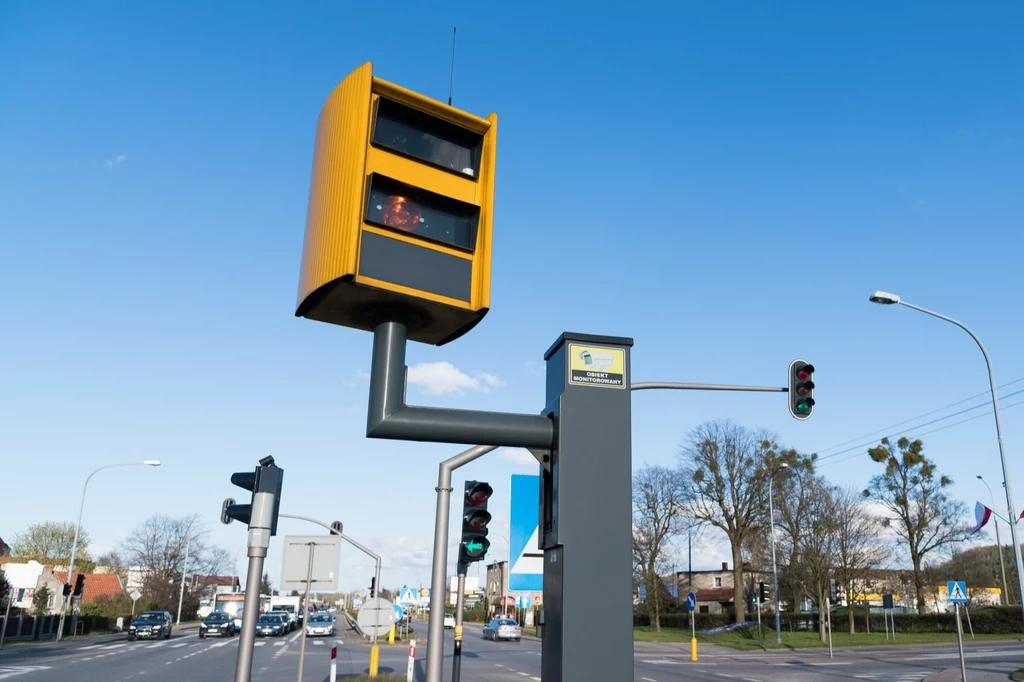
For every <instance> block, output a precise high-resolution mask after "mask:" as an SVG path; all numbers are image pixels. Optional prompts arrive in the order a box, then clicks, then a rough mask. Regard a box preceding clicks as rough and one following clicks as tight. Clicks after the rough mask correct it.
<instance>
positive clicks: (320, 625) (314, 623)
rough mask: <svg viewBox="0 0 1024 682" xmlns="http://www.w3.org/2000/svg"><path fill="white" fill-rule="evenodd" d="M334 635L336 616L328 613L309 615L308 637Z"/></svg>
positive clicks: (307, 624)
mask: <svg viewBox="0 0 1024 682" xmlns="http://www.w3.org/2000/svg"><path fill="white" fill-rule="evenodd" d="M316 635H328V636H333V635H334V615H333V614H330V613H327V612H326V611H318V612H316V613H311V614H309V618H307V619H306V636H307V637H313V636H316Z"/></svg>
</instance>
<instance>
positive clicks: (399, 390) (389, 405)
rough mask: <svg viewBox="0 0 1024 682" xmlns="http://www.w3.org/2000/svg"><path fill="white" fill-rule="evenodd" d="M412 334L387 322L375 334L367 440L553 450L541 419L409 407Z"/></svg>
mask: <svg viewBox="0 0 1024 682" xmlns="http://www.w3.org/2000/svg"><path fill="white" fill-rule="evenodd" d="M406 338H407V330H406V327H405V325H403V324H401V323H399V322H384V323H381V324H379V325H377V327H376V328H374V330H373V356H372V360H371V363H370V400H369V405H368V407H367V411H366V414H367V416H366V437H367V438H386V439H391V440H415V441H426V442H432V443H488V444H491V445H510V446H512V447H522V448H550V447H551V443H552V441H553V439H554V434H555V427H554V422H553V421H552V420H551V419H549V418H548V417H544V416H541V415H539V414H514V413H511V412H482V411H477V410H445V409H438V408H435V407H413V406H410V405H406V404H405V374H406V367H405V346H406Z"/></svg>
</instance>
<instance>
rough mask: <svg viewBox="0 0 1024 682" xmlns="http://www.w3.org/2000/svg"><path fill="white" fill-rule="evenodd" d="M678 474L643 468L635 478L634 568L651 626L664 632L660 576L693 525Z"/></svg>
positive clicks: (661, 468)
mask: <svg viewBox="0 0 1024 682" xmlns="http://www.w3.org/2000/svg"><path fill="white" fill-rule="evenodd" d="M686 512H687V508H686V505H685V502H684V489H683V486H682V481H681V480H680V475H679V472H678V471H676V470H674V469H669V468H666V467H661V466H650V465H648V466H644V467H643V468H642V469H640V470H639V471H638V472H636V474H634V476H633V564H634V566H635V570H636V572H637V575H639V576H640V578H641V579H642V580H643V583H644V586H645V587H646V589H647V600H646V603H647V608H648V611H649V613H650V615H651V625H652V626H654V630H655V631H656V632H660V631H661V597H662V594H661V592H662V585H661V574H662V573H663V572H664V571H665V570H667V568H668V566H667V564H666V558H667V556H666V552H667V550H668V549H669V547H670V545H671V542H672V540H673V539H674V538H675V537H676V536H677V535H679V534H680V533H682V532H685V531H686V529H687V528H688V527H689V526H690V525H692V523H688V522H692V518H690V517H688V516H687V514H686Z"/></svg>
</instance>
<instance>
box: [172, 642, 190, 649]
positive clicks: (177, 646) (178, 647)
mask: <svg viewBox="0 0 1024 682" xmlns="http://www.w3.org/2000/svg"><path fill="white" fill-rule="evenodd" d="M188 645H189V642H182V643H181V644H172V645H171V648H172V649H180V648H181V647H183V646H188Z"/></svg>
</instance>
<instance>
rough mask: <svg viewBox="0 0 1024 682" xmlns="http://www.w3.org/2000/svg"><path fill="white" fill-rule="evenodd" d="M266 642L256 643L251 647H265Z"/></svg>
mask: <svg viewBox="0 0 1024 682" xmlns="http://www.w3.org/2000/svg"><path fill="white" fill-rule="evenodd" d="M266 645H267V643H266V642H256V643H255V644H254V645H253V646H266Z"/></svg>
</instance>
